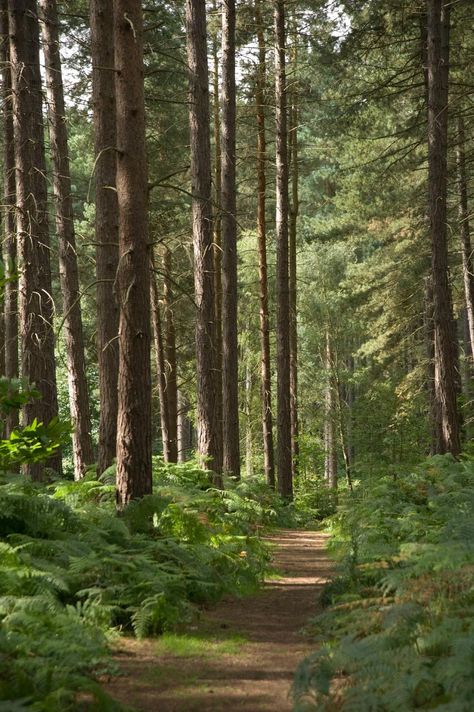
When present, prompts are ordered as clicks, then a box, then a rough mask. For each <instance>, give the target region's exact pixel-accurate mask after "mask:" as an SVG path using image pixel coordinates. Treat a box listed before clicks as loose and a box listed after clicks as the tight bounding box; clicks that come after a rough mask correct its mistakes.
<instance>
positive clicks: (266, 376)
mask: <svg viewBox="0 0 474 712" xmlns="http://www.w3.org/2000/svg"><path fill="white" fill-rule="evenodd" d="M255 23H256V26H257V40H258V69H257V84H256V91H255V103H256V108H257V187H258V195H257V235H258V271H259V299H260V359H261V391H262V430H263V461H264V471H265V477H266V480H267V482H268V484H269V485H270V487H272V489H273V488H274V487H275V454H274V450H273V415H272V392H271V387H272V386H271V384H272V374H271V360H270V317H269V312H268V279H267V231H266V157H267V156H266V154H267V146H266V133H265V93H264V92H265V77H266V63H265V37H264V34H263V23H262V13H261V2H260V0H255Z"/></svg>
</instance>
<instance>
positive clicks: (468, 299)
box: [456, 116, 474, 353]
mask: <svg viewBox="0 0 474 712" xmlns="http://www.w3.org/2000/svg"><path fill="white" fill-rule="evenodd" d="M464 144H465V135H464V120H463V118H462V116H459V117H458V144H457V147H456V163H457V173H458V176H457V178H458V216H459V233H460V236H461V252H462V274H463V281H464V299H465V303H466V316H467V323H468V325H469V340H470V342H471V353H472V351H473V349H474V274H473V272H472V247H471V232H470V229H469V205H468V194H467V175H466V154H465V146H464Z"/></svg>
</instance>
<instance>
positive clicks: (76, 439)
mask: <svg viewBox="0 0 474 712" xmlns="http://www.w3.org/2000/svg"><path fill="white" fill-rule="evenodd" d="M39 10H40V18H41V22H42V29H43V52H44V59H45V74H46V89H47V99H48V118H49V138H50V147H51V156H52V161H53V190H54V198H55V207H56V232H57V236H58V250H59V279H60V284H61V293H62V299H63V313H64V316H63V318H64V329H65V343H66V359H67V371H68V387H69V404H70V411H71V421H72V424H73V427H74V430H73V435H72V443H73V457H74V479H76V480H79V479H81V478H82V477H83V476H84V473H85V471H86V468H87V466H88V465H91V464H92V463H93V462H94V450H93V446H92V437H91V419H90V409H89V392H88V388H87V379H86V361H85V353H84V334H83V328H82V314H81V302H80V289H79V274H78V269H77V252H76V238H75V231H74V212H73V204H72V194H71V175H70V171H69V150H68V137H67V128H66V109H65V105H64V89H63V80H62V69H61V57H60V53H59V46H60V45H59V26H58V13H57V7H56V0H40V2H39Z"/></svg>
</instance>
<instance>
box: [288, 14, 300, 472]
mask: <svg viewBox="0 0 474 712" xmlns="http://www.w3.org/2000/svg"><path fill="white" fill-rule="evenodd" d="M297 41H298V37H297V28H296V20H295V28H294V35H293V62H294V71H296V68H297V64H298V52H297ZM289 117H290V126H289V148H290V158H289V161H288V163H289V168H290V171H291V178H290V180H291V205H290V216H289V218H290V219H289V288H290V408H291V457H292V465H293V479H294V478H295V477H296V475H297V473H298V458H299V446H298V328H297V311H296V297H297V284H296V281H297V274H296V271H297V258H296V229H297V224H298V212H299V196H298V90H297V86H296V84H295V82H293V88H292V91H291V105H290V111H289Z"/></svg>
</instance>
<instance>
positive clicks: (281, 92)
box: [275, 0, 293, 499]
mask: <svg viewBox="0 0 474 712" xmlns="http://www.w3.org/2000/svg"><path fill="white" fill-rule="evenodd" d="M275 41H276V50H275V104H276V112H275V115H276V249H277V285H276V286H277V328H276V332H277V391H278V421H277V427H278V444H277V461H278V491H279V492H280V494H281V495H282V496H283V497H287V498H289V499H291V498H292V496H293V478H292V462H291V408H290V298H289V278H288V132H287V117H286V111H287V97H286V71H285V61H286V60H285V5H284V0H277V2H276V3H275Z"/></svg>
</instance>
